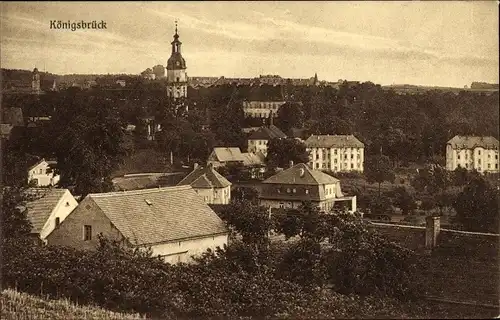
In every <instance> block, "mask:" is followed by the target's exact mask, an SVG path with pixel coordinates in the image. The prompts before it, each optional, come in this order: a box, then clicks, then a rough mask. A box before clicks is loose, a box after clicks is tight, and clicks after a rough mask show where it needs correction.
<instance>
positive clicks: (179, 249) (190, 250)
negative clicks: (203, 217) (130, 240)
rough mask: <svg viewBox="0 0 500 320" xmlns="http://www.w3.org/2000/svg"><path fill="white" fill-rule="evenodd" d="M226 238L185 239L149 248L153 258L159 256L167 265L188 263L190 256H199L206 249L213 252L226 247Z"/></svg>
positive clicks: (223, 236) (214, 236)
mask: <svg viewBox="0 0 500 320" xmlns="http://www.w3.org/2000/svg"><path fill="white" fill-rule="evenodd" d="M227 240H228V236H227V234H223V235H220V234H219V235H213V236H207V237H202V238H197V239H185V240H179V241H172V242H168V243H163V244H157V245H154V246H151V250H152V251H153V255H154V256H161V257H162V258H163V259H164V261H165V262H168V263H172V264H175V263H179V262H185V263H189V262H191V261H192V259H191V256H199V255H201V254H203V253H204V252H206V251H207V249H211V250H215V249H216V248H217V247H220V248H223V247H224V245H227Z"/></svg>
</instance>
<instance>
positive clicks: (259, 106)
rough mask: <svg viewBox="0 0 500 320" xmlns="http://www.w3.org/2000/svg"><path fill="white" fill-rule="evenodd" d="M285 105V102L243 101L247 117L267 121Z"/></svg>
mask: <svg viewBox="0 0 500 320" xmlns="http://www.w3.org/2000/svg"><path fill="white" fill-rule="evenodd" d="M284 104H285V101H243V112H244V113H245V117H250V118H265V119H267V118H269V116H270V114H271V113H273V114H276V113H277V112H278V109H279V108H280V107H281V106H282V105H284Z"/></svg>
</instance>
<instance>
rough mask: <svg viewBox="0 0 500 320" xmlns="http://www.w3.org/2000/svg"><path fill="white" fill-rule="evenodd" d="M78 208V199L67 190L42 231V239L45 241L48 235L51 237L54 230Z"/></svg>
mask: <svg viewBox="0 0 500 320" xmlns="http://www.w3.org/2000/svg"><path fill="white" fill-rule="evenodd" d="M77 206H78V202H77V201H76V199H75V198H74V197H73V195H72V194H71V192H69V190H66V192H65V193H64V194H63V196H62V197H61V198H60V199H59V202H58V203H57V205H56V206H55V207H54V209H53V210H52V213H51V214H50V216H49V218H48V219H47V221H46V222H45V225H44V226H43V228H42V230H41V231H40V239H42V240H43V241H45V238H46V237H47V235H49V234H50V233H51V232H52V230H54V229H55V228H56V227H57V226H58V225H59V224H60V223H61V222H62V221H64V219H66V217H67V216H68V215H69V214H70V213H71V211H73V210H74V209H75V208H76V207H77Z"/></svg>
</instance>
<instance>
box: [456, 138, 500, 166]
mask: <svg viewBox="0 0 500 320" xmlns="http://www.w3.org/2000/svg"><path fill="white" fill-rule="evenodd" d="M458 167H462V168H465V169H467V170H474V169H475V170H477V171H478V172H498V149H485V148H483V147H474V148H454V147H453V146H452V145H450V144H448V145H447V146H446V169H447V170H450V171H452V170H455V169H456V168H458Z"/></svg>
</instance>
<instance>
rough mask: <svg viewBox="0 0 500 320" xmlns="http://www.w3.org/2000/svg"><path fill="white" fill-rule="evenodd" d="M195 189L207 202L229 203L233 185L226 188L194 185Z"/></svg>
mask: <svg viewBox="0 0 500 320" xmlns="http://www.w3.org/2000/svg"><path fill="white" fill-rule="evenodd" d="M193 189H194V191H196V193H197V194H198V195H199V196H200V197H202V198H203V200H204V201H205V202H206V203H207V204H229V202H230V201H231V186H227V187H225V188H196V187H193Z"/></svg>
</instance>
